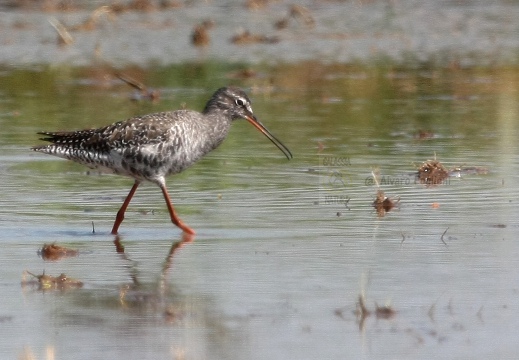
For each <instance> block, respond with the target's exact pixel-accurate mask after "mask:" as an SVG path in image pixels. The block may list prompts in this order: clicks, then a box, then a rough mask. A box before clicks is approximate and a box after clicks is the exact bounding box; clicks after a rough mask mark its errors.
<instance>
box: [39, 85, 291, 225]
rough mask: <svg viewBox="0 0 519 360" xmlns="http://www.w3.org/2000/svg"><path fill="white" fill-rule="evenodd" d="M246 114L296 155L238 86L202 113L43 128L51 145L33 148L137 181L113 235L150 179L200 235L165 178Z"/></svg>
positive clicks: (172, 113)
mask: <svg viewBox="0 0 519 360" xmlns="http://www.w3.org/2000/svg"><path fill="white" fill-rule="evenodd" d="M240 118H243V119H246V120H248V121H249V122H250V123H251V124H253V125H254V126H255V127H256V128H257V129H258V130H260V131H261V132H262V133H263V134H264V135H265V136H267V137H268V139H269V140H270V141H272V142H273V143H274V144H275V145H276V146H277V147H278V148H279V149H280V150H281V151H283V153H284V154H285V156H286V157H287V158H291V157H292V154H291V153H290V151H289V150H288V149H287V148H286V147H285V146H284V145H283V144H282V143H281V142H280V141H279V140H278V139H277V138H275V137H274V136H273V135H272V134H271V133H270V132H269V131H268V130H267V129H266V128H265V127H264V126H263V125H262V124H261V123H260V122H259V121H258V120H257V119H256V117H255V116H254V114H253V112H252V108H251V105H250V100H249V98H248V97H247V95H246V94H245V92H243V90H241V89H239V88H236V87H226V88H220V89H218V90H217V91H216V92H215V93H214V94H213V96H212V97H211V99H210V100H209V101H208V102H207V105H206V106H205V109H204V111H203V112H202V113H200V112H196V111H192V110H177V111H169V112H161V113H155V114H149V115H144V116H139V117H134V118H131V119H128V120H125V121H120V122H116V123H114V124H112V125H108V126H105V127H102V128H98V129H90V130H81V131H73V132H41V133H39V134H41V135H43V137H42V138H41V139H42V140H44V141H48V142H50V143H51V144H49V145H41V146H35V147H33V148H32V149H33V150H34V151H38V152H42V153H45V154H50V155H55V156H59V157H62V158H65V159H69V160H72V161H75V162H78V163H80V164H83V165H86V166H88V167H90V168H93V169H99V170H102V171H109V172H112V173H115V174H120V175H126V176H130V177H132V178H134V179H135V185H134V187H133V188H132V191H130V194H129V195H128V197H127V199H126V201H125V203H124V204H123V206H122V207H121V210H120V211H119V213H118V217H117V219H116V222H115V224H114V228H113V230H112V233H117V229H118V227H119V225H120V223H121V222H122V219H123V218H124V211H125V210H126V207H127V206H128V203H129V201H130V199H131V197H132V196H133V193H134V192H135V190H136V188H137V186H138V185H139V184H140V182H141V181H144V180H146V181H151V182H154V183H156V184H157V185H159V186H160V187H161V189H162V191H163V193H164V197H165V199H166V203H167V204H168V209H169V211H170V215H171V219H172V221H173V222H174V223H175V224H176V225H177V226H179V227H181V228H182V229H183V230H184V231H186V232H188V233H194V232H193V231H192V229H190V228H189V227H187V226H186V225H184V224H183V223H182V222H181V221H180V219H178V217H176V214H175V212H174V210H173V207H172V205H171V202H170V200H169V195H168V194H167V191H166V188H165V184H166V182H165V177H166V176H168V175H171V174H176V173H179V172H181V171H183V170H185V169H186V168H188V167H189V166H191V165H192V164H194V163H195V162H196V161H198V160H199V159H200V158H202V157H203V156H204V155H205V154H207V153H208V152H210V151H211V150H213V149H215V148H216V147H218V146H219V145H220V144H221V143H222V142H223V140H224V139H225V137H226V136H227V134H228V133H229V129H230V127H231V123H232V121H233V120H236V119H240Z"/></svg>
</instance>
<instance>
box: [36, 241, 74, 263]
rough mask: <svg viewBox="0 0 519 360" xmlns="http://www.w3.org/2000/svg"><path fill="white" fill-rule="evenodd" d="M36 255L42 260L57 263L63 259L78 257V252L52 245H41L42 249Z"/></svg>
mask: <svg viewBox="0 0 519 360" xmlns="http://www.w3.org/2000/svg"><path fill="white" fill-rule="evenodd" d="M38 254H39V255H40V256H41V258H42V259H43V260H49V261H57V260H60V259H62V258H64V257H74V256H78V254H79V252H78V251H77V250H74V249H70V248H66V247H64V246H60V245H56V243H52V244H50V245H48V244H43V247H42V248H41V249H40V250H39V251H38Z"/></svg>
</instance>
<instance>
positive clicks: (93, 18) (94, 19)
mask: <svg viewBox="0 0 519 360" xmlns="http://www.w3.org/2000/svg"><path fill="white" fill-rule="evenodd" d="M102 15H107V16H108V19H109V20H110V21H113V20H115V14H114V11H113V9H112V8H111V7H110V6H106V5H104V6H100V7H98V8H97V9H95V10H94V11H92V14H90V16H89V17H88V19H86V20H85V21H84V22H82V23H81V24H79V25H76V26H72V27H70V30H71V31H93V30H95V29H96V27H97V24H98V22H99V19H100V17H101V16H102Z"/></svg>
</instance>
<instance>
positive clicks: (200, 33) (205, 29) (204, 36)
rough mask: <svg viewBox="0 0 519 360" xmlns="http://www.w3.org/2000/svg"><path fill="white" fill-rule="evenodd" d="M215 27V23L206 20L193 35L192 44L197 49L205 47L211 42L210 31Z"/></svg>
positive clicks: (196, 27) (196, 28)
mask: <svg viewBox="0 0 519 360" xmlns="http://www.w3.org/2000/svg"><path fill="white" fill-rule="evenodd" d="M213 26H214V21H212V20H205V21H203V22H202V23H201V24H198V25H196V26H195V28H194V29H193V32H192V33H191V43H192V44H193V45H194V46H197V47H205V46H207V45H209V43H210V42H211V38H210V37H209V30H210V29H212V27H213Z"/></svg>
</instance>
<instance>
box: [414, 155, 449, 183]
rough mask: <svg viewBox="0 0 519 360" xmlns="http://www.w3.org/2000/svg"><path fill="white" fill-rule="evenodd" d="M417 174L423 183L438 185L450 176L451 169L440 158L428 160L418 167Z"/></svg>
mask: <svg viewBox="0 0 519 360" xmlns="http://www.w3.org/2000/svg"><path fill="white" fill-rule="evenodd" d="M417 176H418V179H419V180H420V183H422V184H426V185H438V184H441V183H442V182H443V181H444V180H445V179H446V178H448V177H449V171H448V170H447V168H445V166H443V164H442V163H441V162H439V161H438V160H436V159H435V160H427V161H426V162H424V163H423V164H422V165H421V166H420V167H419V168H418V174H417Z"/></svg>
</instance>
